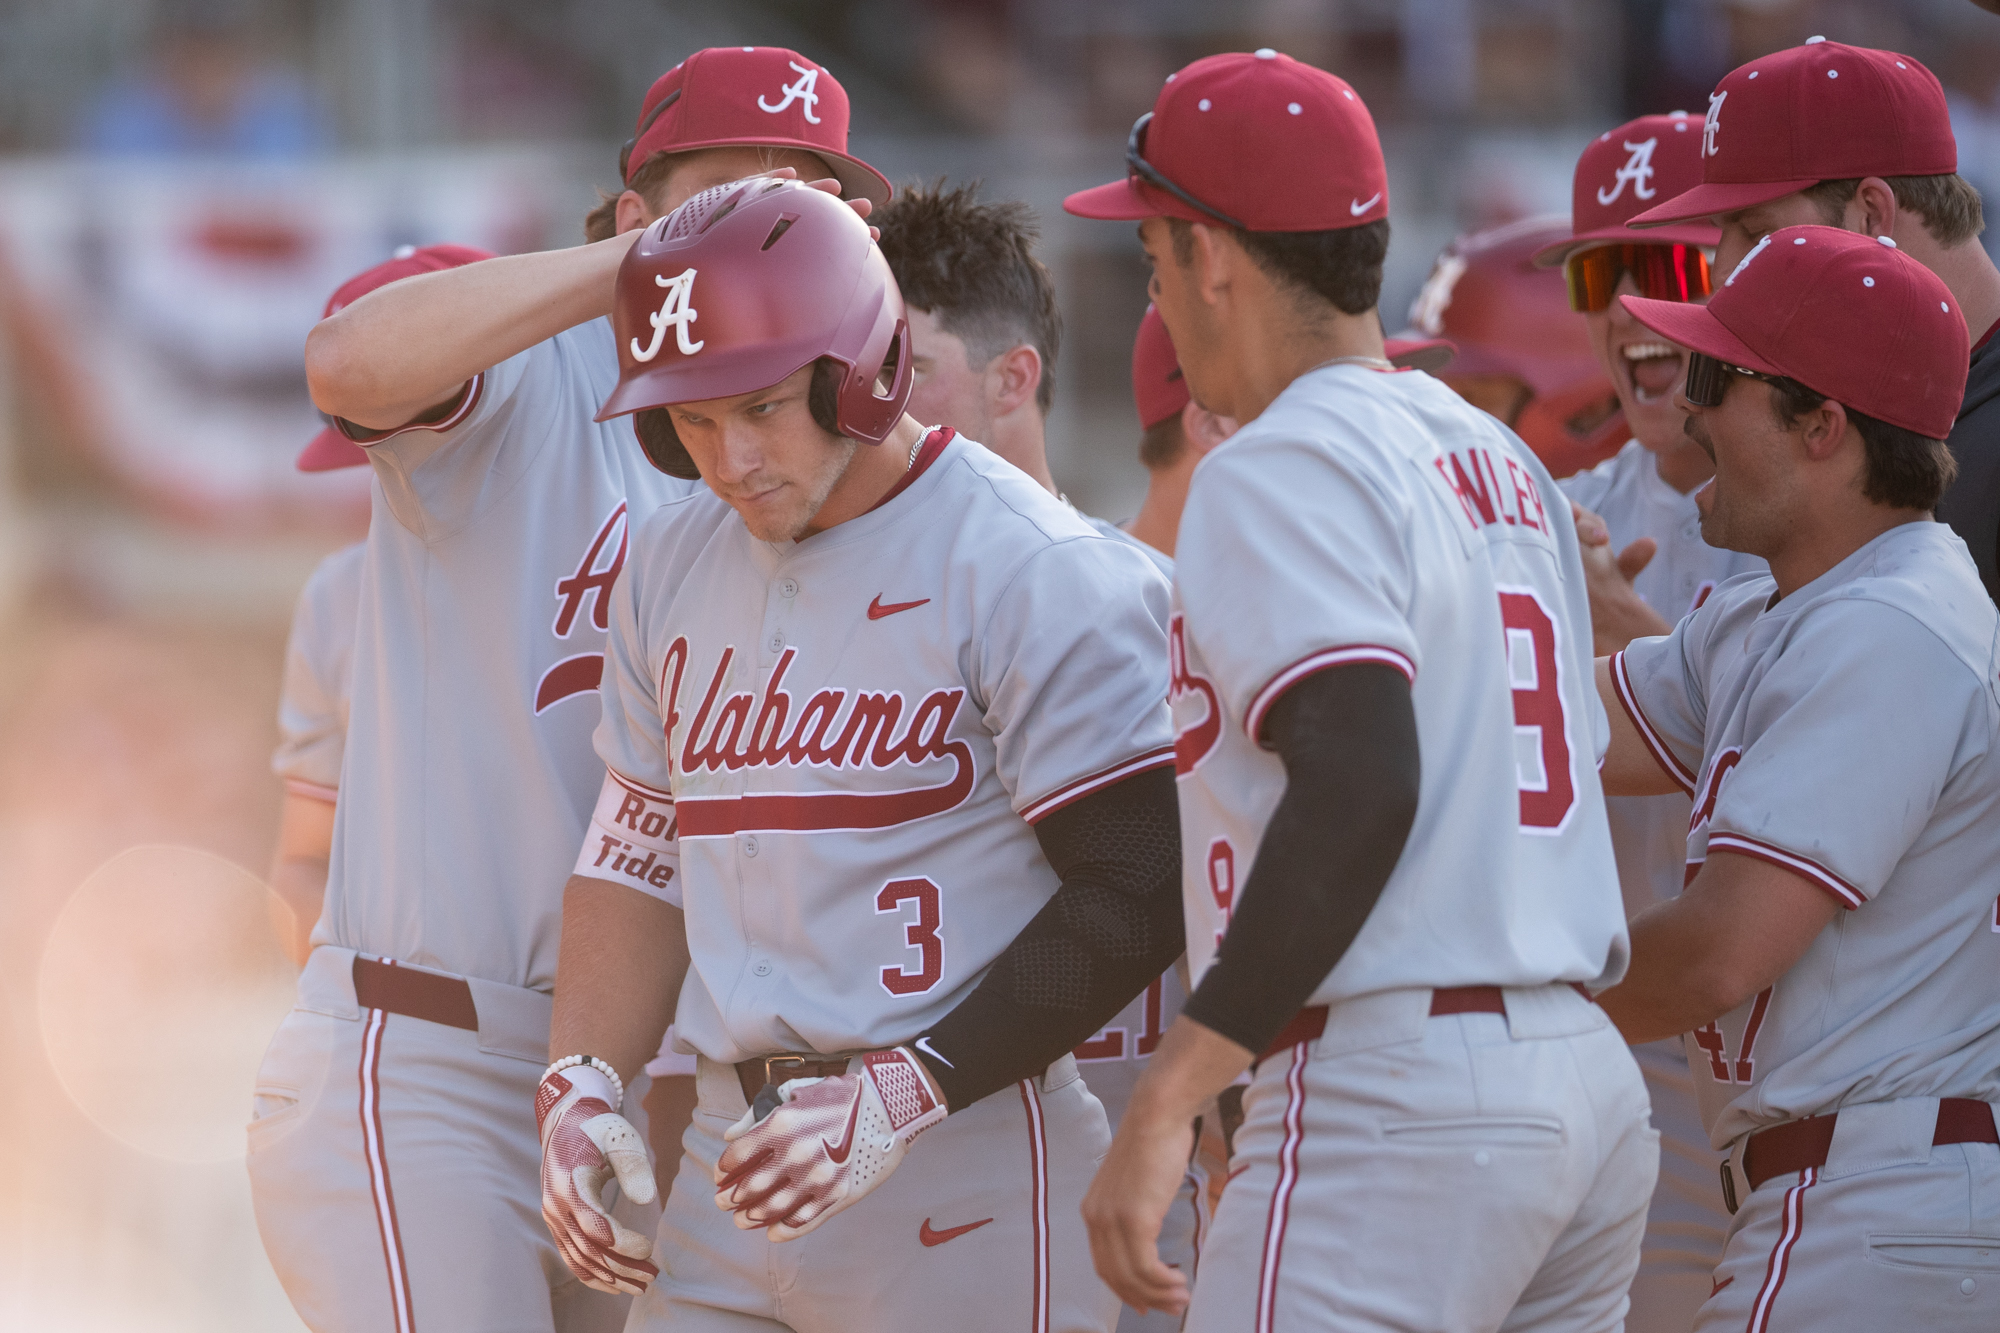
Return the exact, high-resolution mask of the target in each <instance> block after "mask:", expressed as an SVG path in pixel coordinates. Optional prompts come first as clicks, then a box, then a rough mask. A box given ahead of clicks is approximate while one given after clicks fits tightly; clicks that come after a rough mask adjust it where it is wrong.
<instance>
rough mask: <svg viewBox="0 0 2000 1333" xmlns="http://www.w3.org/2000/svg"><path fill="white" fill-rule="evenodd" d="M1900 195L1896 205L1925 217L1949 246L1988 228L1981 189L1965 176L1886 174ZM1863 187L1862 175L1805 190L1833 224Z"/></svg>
mask: <svg viewBox="0 0 2000 1333" xmlns="http://www.w3.org/2000/svg"><path fill="white" fill-rule="evenodd" d="M1883 179H1884V180H1886V181H1887V182H1888V183H1889V189H1890V190H1891V191H1892V192H1893V193H1894V194H1895V196H1896V207H1898V208H1900V209H1903V210H1904V211H1905V212H1909V213H1915V214H1916V215H1917V216H1918V217H1920V218H1922V219H1923V222H1924V230H1925V231H1926V232H1929V233H1930V238H1931V239H1932V240H1934V241H1936V242H1937V243H1938V244H1939V245H1941V246H1943V247H1944V248H1945V249H1947V250H1949V249H1952V248H1953V247H1954V246H1959V245H1963V244H1964V243H1965V242H1967V241H1969V240H1971V239H1972V238H1973V237H1975V236H1977V235H1979V233H1980V232H1982V231H1985V230H1986V215H1985V211H1984V209H1983V208H1982V207H1981V206H1980V202H1979V191H1977V190H1975V189H1973V188H1972V186H1971V185H1970V184H1969V183H1968V182H1967V181H1966V179H1965V178H1964V177H1963V176H1960V175H1957V174H1956V173H1954V174H1951V175H1945V176H1885V177H1883ZM1860 189H1861V177H1859V176H1855V177H1850V178H1847V179H1842V180H1830V181H1821V182H1820V183H1819V184H1817V185H1815V186H1812V187H1811V188H1809V189H1807V190H1806V191H1804V193H1805V196H1806V198H1808V199H1810V200H1812V202H1813V206H1814V207H1815V208H1817V209H1818V210H1819V215H1820V217H1821V218H1822V219H1823V220H1824V221H1825V222H1826V225H1827V226H1829V227H1837V226H1839V225H1840V215H1841V213H1842V212H1843V211H1844V210H1845V209H1846V208H1847V204H1848V201H1849V200H1851V199H1852V198H1854V196H1855V195H1856V194H1857V193H1858V192H1859V191H1860Z"/></svg>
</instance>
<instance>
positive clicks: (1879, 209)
mask: <svg viewBox="0 0 2000 1333" xmlns="http://www.w3.org/2000/svg"><path fill="white" fill-rule="evenodd" d="M1853 207H1854V208H1855V209H1858V210H1859V211H1860V214H1861V217H1860V219H1859V223H1860V228H1861V231H1862V232H1863V233H1864V234H1865V235H1869V236H1893V235H1894V234H1895V230H1896V214H1897V211H1898V210H1897V208H1896V191H1895V189H1894V188H1893V187H1892V186H1891V185H1890V184H1889V182H1887V181H1885V180H1883V179H1882V178H1881V177H1880V176H1870V177H1868V178H1867V179H1865V180H1863V181H1862V182H1861V184H1860V185H1858V186H1856V187H1855V190H1854V201H1853Z"/></svg>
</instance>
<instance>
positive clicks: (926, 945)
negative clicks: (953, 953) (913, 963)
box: [875, 879, 944, 995]
mask: <svg viewBox="0 0 2000 1333" xmlns="http://www.w3.org/2000/svg"><path fill="white" fill-rule="evenodd" d="M912 900H914V901H915V902H916V904H917V919H916V920H915V921H905V922H904V923H903V943H904V944H905V945H907V946H909V947H910V948H912V949H915V950H916V951H917V970H916V971H914V972H912V971H911V970H910V969H909V967H908V966H903V967H885V968H883V969H882V989H883V990H885V991H888V992H889V994H891V995H922V994H923V993H924V992H925V991H927V990H929V989H930V988H931V987H933V986H935V985H937V984H938V981H939V979H940V978H942V977H943V976H944V940H943V939H941V938H940V937H939V936H938V922H939V920H940V917H939V915H938V908H939V903H938V886H937V885H935V884H933V883H931V882H930V881H929V880H927V879H892V880H890V881H889V882H888V883H887V884H884V885H883V886H882V891H881V892H880V893H878V894H876V895H875V914H876V915H877V916H882V915H885V914H887V913H890V912H896V913H899V914H900V912H901V910H902V906H903V904H904V903H906V902H910V901H912Z"/></svg>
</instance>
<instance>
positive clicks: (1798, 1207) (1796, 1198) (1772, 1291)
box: [1748, 1166, 1819, 1333]
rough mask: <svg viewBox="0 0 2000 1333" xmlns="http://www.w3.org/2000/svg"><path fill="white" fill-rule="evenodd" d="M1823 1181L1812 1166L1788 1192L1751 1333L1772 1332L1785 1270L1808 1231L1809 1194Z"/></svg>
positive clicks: (1753, 1313)
mask: <svg viewBox="0 0 2000 1333" xmlns="http://www.w3.org/2000/svg"><path fill="white" fill-rule="evenodd" d="M1818 1180H1819V1168H1818V1167H1813V1166H1809V1167H1807V1168H1806V1169H1805V1170H1803V1171H1801V1172H1799V1183H1798V1184H1796V1185H1794V1186H1792V1187H1791V1188H1790V1189H1788V1190H1786V1191H1785V1209H1784V1215H1783V1219H1782V1224H1781V1225H1780V1226H1779V1228H1778V1243H1777V1244H1775V1245H1773V1246H1772V1247H1771V1262H1770V1263H1769V1264H1768V1265H1767V1266H1766V1267H1765V1269H1764V1285H1763V1286H1762V1287H1760V1288H1758V1290H1757V1300H1756V1303H1755V1304H1753V1305H1752V1306H1751V1307H1750V1324H1749V1329H1748V1333H1769V1329H1770V1327H1771V1308H1772V1307H1773V1306H1775V1305H1776V1304H1777V1303H1778V1289H1779V1288H1780V1287H1783V1286H1784V1285H1785V1270H1786V1269H1787V1268H1789V1267H1790V1266H1791V1262H1792V1247H1793V1246H1795V1245H1797V1244H1798V1243H1799V1233H1800V1232H1801V1231H1803V1230H1805V1221H1806V1201H1805V1193H1806V1191H1807V1190H1809V1189H1811V1188H1812V1187H1813V1185H1814V1184H1816V1183H1817V1182H1818Z"/></svg>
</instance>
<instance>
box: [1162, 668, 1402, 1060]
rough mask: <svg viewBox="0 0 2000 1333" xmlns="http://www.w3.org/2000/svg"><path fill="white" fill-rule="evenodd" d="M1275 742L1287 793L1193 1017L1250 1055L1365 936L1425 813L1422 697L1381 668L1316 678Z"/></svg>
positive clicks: (1293, 695) (1295, 698)
mask: <svg viewBox="0 0 2000 1333" xmlns="http://www.w3.org/2000/svg"><path fill="white" fill-rule="evenodd" d="M1264 735H1265V739H1266V740H1267V741H1268V742H1269V744H1270V745H1271V747H1272V748H1273V749H1275V750H1276V751H1277V752H1278V755H1279V757H1280V758H1282V759H1283V760H1284V762H1285V794H1284V796H1283V797H1281V798H1280V799H1279V801H1278V807H1277V809H1276V810H1274V811H1273V812H1272V814H1271V821H1270V823H1268V824H1267V825H1265V826H1264V839H1263V841H1262V842H1261V843H1259V844H1258V847H1257V859H1256V862H1255V863H1254V864H1253V865H1252V866H1251V869H1250V878H1249V879H1248V880H1247V881H1245V883H1244V885H1243V887H1242V889H1241V891H1240V892H1239V893H1238V895H1237V899H1236V909H1235V911H1234V913H1233V914H1232V915H1231V917H1230V921H1229V933H1228V934H1227V935H1226V936H1224V937H1223V941H1222V949H1221V952H1220V954H1219V955H1218V956H1217V960H1216V963H1215V966H1214V967H1212V968H1210V969H1209V971H1208V974H1207V975H1206V976H1205V977H1203V978H1202V982H1201V985H1200V986H1199V987H1198V988H1196V990H1195V993H1194V994H1193V995H1191V996H1189V997H1188V1002H1187V1006H1186V1008H1185V1009H1184V1010H1182V1012H1183V1013H1185V1014H1186V1015H1187V1016H1188V1017H1189V1018H1192V1019H1194V1020H1195V1021H1196V1022H1198V1023H1200V1024H1201V1025H1202V1026H1204V1027H1207V1028H1211V1029H1213V1030H1214V1031H1216V1032H1219V1033H1221V1034H1222V1035H1223V1036H1225V1037H1227V1038H1229V1039H1230V1040H1231V1041H1233V1042H1235V1043H1237V1044H1238V1045H1239V1046H1243V1047H1245V1048H1246V1049H1249V1050H1252V1051H1261V1050H1263V1049H1264V1048H1265V1047H1266V1046H1268V1045H1269V1044H1270V1043H1271V1040H1272V1039H1273V1038H1275V1037H1276V1036H1277V1035H1278V1033H1279V1031H1280V1030H1281V1029H1282V1028H1283V1027H1284V1026H1285V1024H1286V1023H1288V1022H1290V1021H1291V1017H1292V1015H1293V1014H1295V1013H1297V1012H1298V1011H1299V1008H1300V1006H1302V1005H1304V1004H1305V1002H1306V1000H1307V999H1309V998H1310V997H1311V995H1312V993H1313V991H1315V990H1317V989H1318V988H1319V984H1320V982H1321V981H1323V980H1325V979H1326V974H1327V973H1328V972H1331V971H1332V970H1333V966H1334V964H1335V963H1338V962H1339V961H1340V959H1341V956H1342V955H1343V954H1345V953H1346V952H1347V947H1348V946H1349V945H1350V944H1352V943H1354V937H1355V936H1356V935H1358V934H1359V933H1360V932H1361V926H1362V924H1363V923H1364V922H1365V921H1367V919H1368V914H1369V912H1371V911H1373V910H1374V907H1375V900H1376V899H1377V898H1379V897H1381V895H1382V886H1383V885H1385V884H1387V883H1388V882H1389V875H1390V872H1392V871H1393V870H1395V868H1396V861H1397V859H1398V858H1399V857H1401V856H1402V854H1403V843H1404V841H1405V840H1406V839H1407V838H1408V837H1409V834H1410V825H1411V823H1412V822H1413V821H1414V820H1415V819H1416V814H1417V780H1418V776H1419V771H1420V766H1419V763H1418V757H1417V716H1416V713H1415V711H1414V710H1413V709H1412V707H1411V704H1410V686H1409V682H1408V681H1407V680H1405V679H1404V677H1403V675H1402V673H1401V672H1399V671H1397V670H1395V669H1394V668H1393V667H1387V666H1379V665H1376V664H1373V663H1364V664H1356V665H1353V666H1343V667H1335V668H1333V669H1332V670H1330V671H1322V672H1319V673H1318V674H1316V675H1311V676H1307V677H1306V678H1305V679H1304V680H1302V681H1300V682H1299V683H1298V684H1296V685H1294V686H1292V687H1291V688H1290V689H1289V690H1287V691H1285V693H1284V694H1283V695H1282V696H1280V698H1279V699H1278V702H1277V703H1275V704H1273V705H1272V707H1271V711H1270V713H1269V721H1268V722H1266V724H1265V732H1264Z"/></svg>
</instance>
